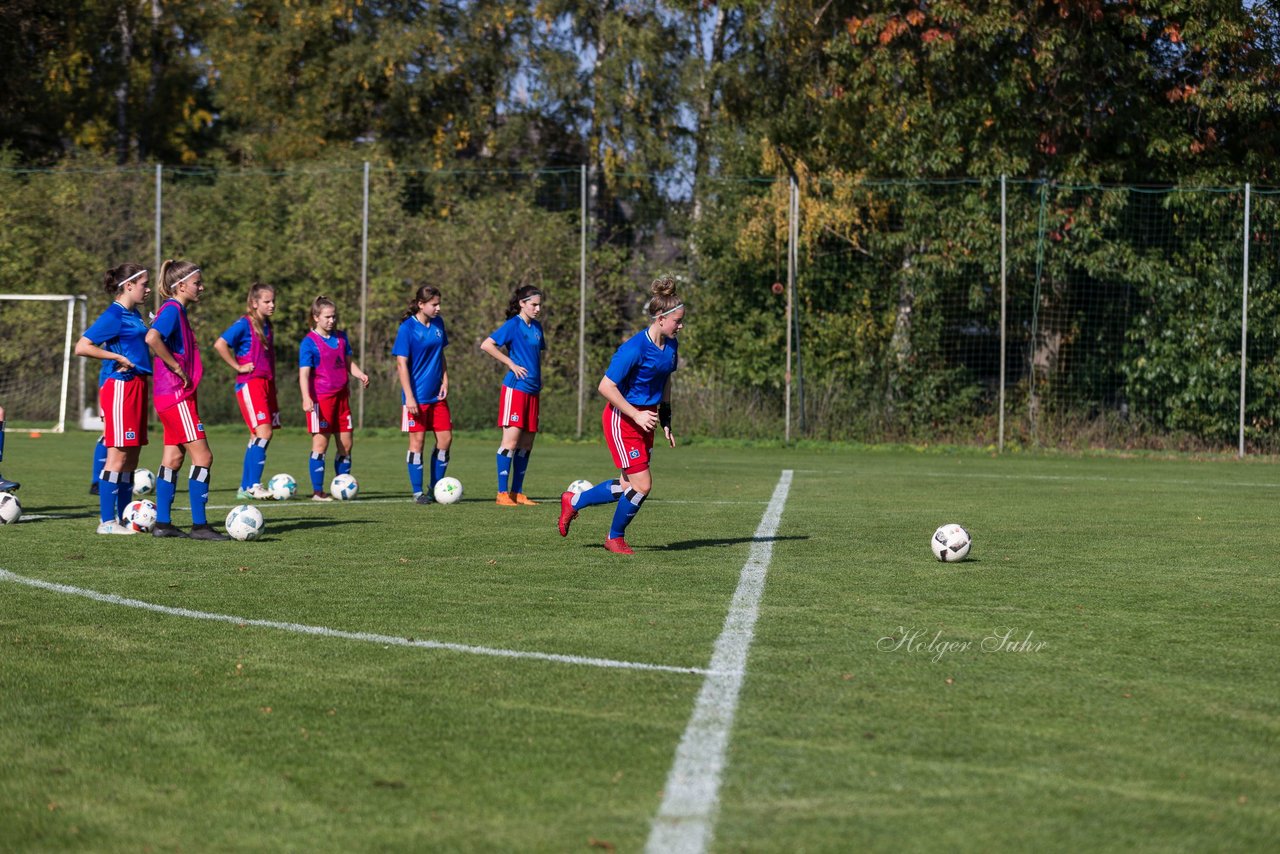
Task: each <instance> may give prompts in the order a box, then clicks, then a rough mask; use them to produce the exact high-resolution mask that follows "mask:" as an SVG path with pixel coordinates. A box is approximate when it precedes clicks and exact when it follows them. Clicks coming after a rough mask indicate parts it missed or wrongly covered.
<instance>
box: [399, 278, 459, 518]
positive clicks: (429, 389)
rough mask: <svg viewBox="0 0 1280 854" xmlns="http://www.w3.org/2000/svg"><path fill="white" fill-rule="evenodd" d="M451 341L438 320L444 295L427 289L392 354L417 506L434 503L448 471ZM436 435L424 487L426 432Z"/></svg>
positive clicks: (412, 306) (413, 304) (417, 297)
mask: <svg viewBox="0 0 1280 854" xmlns="http://www.w3.org/2000/svg"><path fill="white" fill-rule="evenodd" d="M448 346H449V336H448V335H447V334H446V333H445V331H444V320H443V319H441V317H440V291H439V290H437V289H436V288H433V287H431V286H430V285H423V286H422V287H420V288H418V290H417V291H415V292H414V295H413V299H411V300H410V301H409V306H408V308H407V309H405V312H404V315H403V317H401V319H400V329H399V330H398V331H397V332H396V343H395V344H394V345H393V346H392V348H391V355H393V356H395V357H396V373H397V374H398V375H399V377H400V393H401V401H402V403H403V406H402V408H401V414H400V430H401V432H404V433H408V434H409V454H408V456H407V457H406V459H405V461H406V464H407V465H408V469H409V486H410V488H411V489H412V490H413V500H414V501H416V502H417V503H418V504H430V503H431V502H432V500H433V499H432V490H434V489H435V486H436V482H437V481H439V480H440V478H442V477H444V473H445V470H446V469H447V468H448V466H449V446H450V445H451V444H453V419H452V417H451V416H450V414H449V404H448V403H447V402H446V401H445V398H446V397H447V396H448V394H449V368H448V365H447V364H446V363H445V358H444V348H445V347H448ZM428 430H431V431H432V432H433V433H434V434H435V439H436V446H435V450H434V451H432V452H431V476H430V480H429V481H428V482H427V485H426V488H425V489H424V488H423V483H422V451H423V448H424V447H425V446H426V439H427V431H428Z"/></svg>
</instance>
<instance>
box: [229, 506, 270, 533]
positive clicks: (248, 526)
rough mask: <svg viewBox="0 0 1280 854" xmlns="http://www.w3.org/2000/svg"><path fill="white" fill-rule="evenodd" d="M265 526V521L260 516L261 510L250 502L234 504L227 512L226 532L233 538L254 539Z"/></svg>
mask: <svg viewBox="0 0 1280 854" xmlns="http://www.w3.org/2000/svg"><path fill="white" fill-rule="evenodd" d="M266 527H267V523H266V522H265V521H264V520H263V518H262V511H261V510H259V509H258V508H257V507H254V506H253V505H252V504H239V505H236V506H235V507H232V508H231V512H230V513H228V514H227V533H228V534H230V535H231V537H232V538H233V539H237V540H243V541H247V540H256V539H258V537H260V536H261V535H262V532H263V530H265V529H266Z"/></svg>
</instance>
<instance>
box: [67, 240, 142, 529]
mask: <svg viewBox="0 0 1280 854" xmlns="http://www.w3.org/2000/svg"><path fill="white" fill-rule="evenodd" d="M102 289H103V290H104V291H106V292H107V295H108V296H110V297H111V298H112V299H113V302H112V303H111V305H109V306H107V310H106V311H104V312H103V313H102V314H101V315H100V316H99V317H98V319H97V320H95V321H94V322H93V324H92V325H91V326H90V327H89V328H88V329H86V330H85V331H84V335H82V336H81V337H80V340H79V341H77V342H76V355H77V356H89V357H91V358H94V359H101V360H102V370H101V371H100V372H99V374H98V386H99V388H98V400H99V402H100V405H101V407H102V418H103V427H104V429H103V434H102V442H103V445H104V446H105V447H106V450H107V458H106V461H105V462H104V463H103V465H102V469H101V470H100V471H99V473H98V533H99V534H133V533H136V532H135V531H134V530H133V528H130V527H129V526H127V525H125V524H123V523H122V522H121V521H120V517H121V515H122V514H123V512H124V509H125V508H126V507H128V506H129V502H130V501H132V500H133V473H134V471H135V470H136V469H137V468H138V457H139V455H140V454H141V453H142V446H143V445H145V444H147V378H148V377H149V376H151V371H152V367H151V353H150V352H148V350H147V334H148V333H147V323H146V321H145V320H143V319H142V313H141V312H140V311H139V310H138V306H139V305H140V304H141V303H142V302H143V301H145V300H146V299H147V297H149V296H150V295H151V287H150V275H149V274H148V273H147V271H146V270H145V269H143V268H142V267H141V266H139V265H137V264H121V265H120V266H118V267H114V268H112V269H110V270H107V271H106V272H105V273H103V274H102Z"/></svg>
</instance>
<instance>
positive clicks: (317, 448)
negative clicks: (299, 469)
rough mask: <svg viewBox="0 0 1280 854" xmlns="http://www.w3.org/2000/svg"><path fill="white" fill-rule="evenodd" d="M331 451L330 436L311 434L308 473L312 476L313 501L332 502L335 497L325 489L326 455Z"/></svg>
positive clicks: (317, 433) (318, 433) (319, 433)
mask: <svg viewBox="0 0 1280 854" xmlns="http://www.w3.org/2000/svg"><path fill="white" fill-rule="evenodd" d="M328 450H329V434H328V433H322V432H314V433H312V434H311V456H310V457H309V458H308V459H307V473H308V474H309V475H310V476H311V500H312V501H332V500H333V496H332V495H330V494H329V493H328V492H327V491H326V490H325V488H324V455H325V452H327V451H328Z"/></svg>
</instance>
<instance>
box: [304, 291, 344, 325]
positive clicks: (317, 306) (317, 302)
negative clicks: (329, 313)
mask: <svg viewBox="0 0 1280 854" xmlns="http://www.w3.org/2000/svg"><path fill="white" fill-rule="evenodd" d="M323 308H331V309H333V311H334V313H335V314H337V312H338V306H337V305H335V304H334V302H333V300H331V299H329V298H328V297H327V296H325V295H324V294H321V295H320V296H318V297H316V298H315V299H313V300H312V301H311V322H312V324H313V325H314V324H315V320H316V318H317V317H319V316H320V310H321V309H323Z"/></svg>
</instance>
